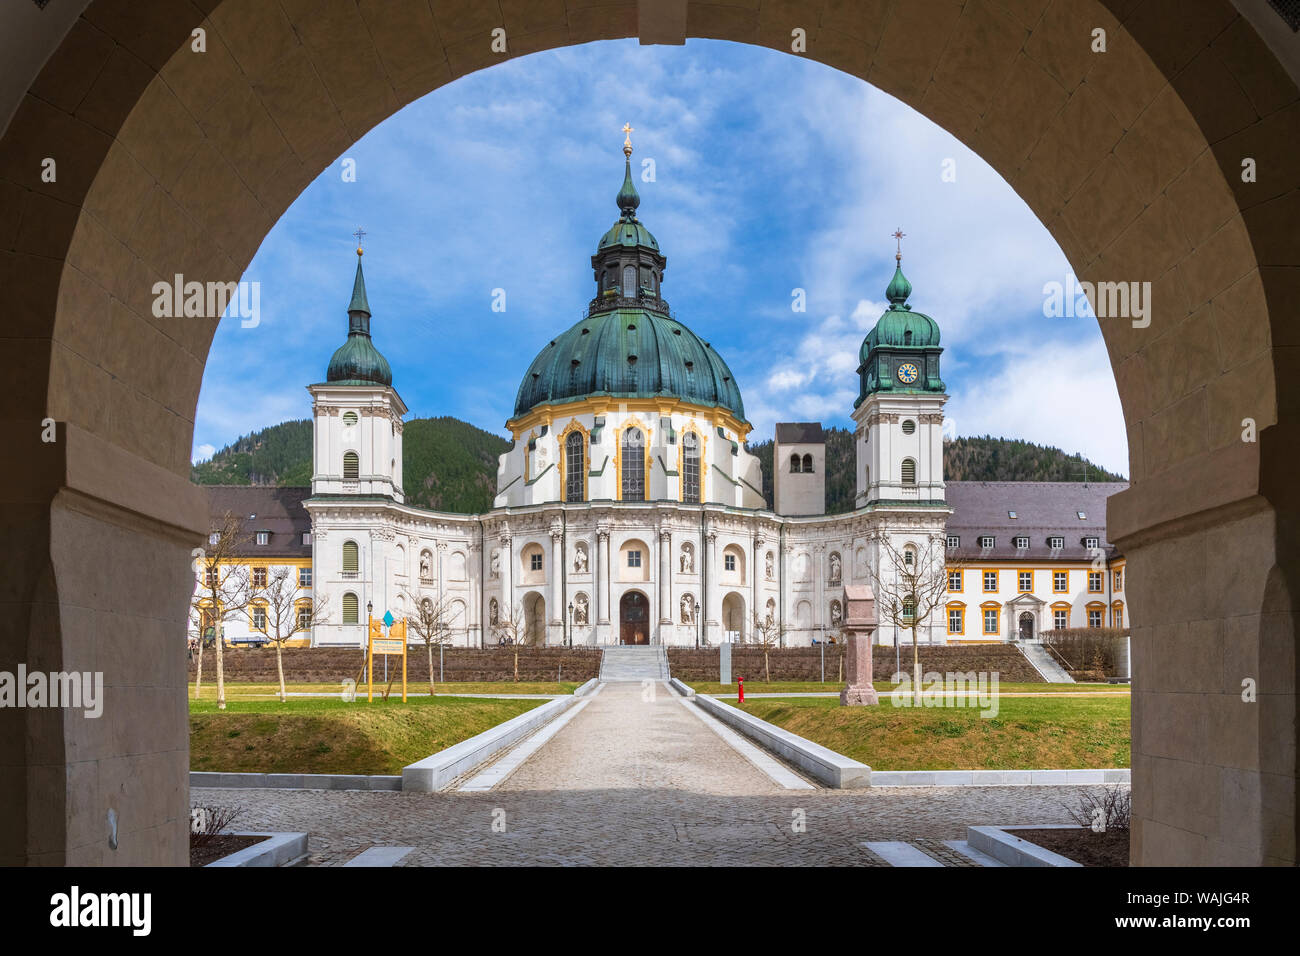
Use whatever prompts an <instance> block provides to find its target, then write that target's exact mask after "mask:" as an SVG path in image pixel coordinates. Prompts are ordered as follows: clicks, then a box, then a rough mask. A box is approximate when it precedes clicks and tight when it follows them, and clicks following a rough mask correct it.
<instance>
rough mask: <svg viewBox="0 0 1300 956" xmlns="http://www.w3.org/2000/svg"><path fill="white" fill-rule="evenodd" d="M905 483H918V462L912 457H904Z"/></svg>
mask: <svg viewBox="0 0 1300 956" xmlns="http://www.w3.org/2000/svg"><path fill="white" fill-rule="evenodd" d="M903 484H905V485H914V484H916V462H915V461H913V460H912V459H911V458H904V459H903Z"/></svg>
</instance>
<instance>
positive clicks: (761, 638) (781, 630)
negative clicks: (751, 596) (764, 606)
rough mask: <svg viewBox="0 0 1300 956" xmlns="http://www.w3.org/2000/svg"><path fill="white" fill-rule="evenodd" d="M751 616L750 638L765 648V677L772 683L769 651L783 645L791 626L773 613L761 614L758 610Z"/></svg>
mask: <svg viewBox="0 0 1300 956" xmlns="http://www.w3.org/2000/svg"><path fill="white" fill-rule="evenodd" d="M750 618H751V620H750V627H749V633H750V640H751V642H752V643H754V644H758V645H760V646H761V647H762V648H763V673H764V678H763V679H764V680H765V681H767V682H768V683H769V684H770V683H771V682H772V667H771V663H770V662H769V660H768V656H767V655H768V652H769V651H771V650H772V648H774V647H779V646H780V645H781V643H782V641H783V639H784V637H785V634H786V632H787V631H788V630H790V628H789V627H788V626H787V625H786V624H785V623H784V622H783V621H780V620H778V619H777V618H776V616H775V615H773V614H764V615H762V616H760V615H759V614H758V612H754V613H753V614H751V615H750Z"/></svg>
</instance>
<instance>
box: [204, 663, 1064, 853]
mask: <svg viewBox="0 0 1300 956" xmlns="http://www.w3.org/2000/svg"><path fill="white" fill-rule="evenodd" d="M694 706H695V705H694V704H688V703H686V702H684V701H683V700H682V699H681V698H678V697H676V696H674V695H673V694H672V693H671V692H670V691H668V689H667V687H666V685H664V684H659V685H657V686H656V689H655V693H654V697H653V700H648V699H645V697H644V694H643V689H642V686H641V685H639V684H631V683H629V684H612V683H611V684H605V685H603V686H602V687H601V689H600V692H599V693H598V694H597V695H596V696H595V697H593V698H591V699H590V701H589V703H587V704H586V706H585V707H583V709H582V711H581V712H580V713H578V714H577V715H576V716H574V717H573V718H572V719H571V720H570V721H569V722H568V723H567V724H566V725H565V726H564V727H563V728H562V729H560V730H559V731H558V733H555V735H554V736H553V737H551V739H549V740H548V741H546V743H544V744H542V746H541V747H540V748H538V749H537V751H536V752H535V753H533V754H532V755H531V756H530V757H528V758H527V759H526V760H524V761H523V763H522V764H521V765H520V766H519V767H518V768H517V769H516V770H515V771H514V772H513V773H511V774H510V775H509V776H507V777H506V778H505V779H504V780H501V781H500V782H499V783H497V784H496V787H495V789H493V790H491V791H488V792H461V791H457V790H454V789H453V790H450V791H447V792H443V793H407V792H383V791H378V792H370V791H312V790H228V789H220V790H217V789H201V788H195V789H194V790H193V791H192V792H191V801H192V802H197V803H203V804H207V805H217V806H238V807H241V808H242V809H243V811H244V812H243V814H242V815H241V816H240V818H239V822H238V826H239V827H240V828H241V829H242V828H247V829H256V830H263V829H266V830H305V831H307V832H308V833H310V834H311V836H310V848H311V862H312V863H314V864H323V865H338V864H342V863H344V862H346V861H347V860H349V859H351V858H352V857H354V856H355V855H356V854H358V853H360V852H361V851H363V850H365V849H367V848H369V847H371V846H411V847H415V848H416V852H414V853H412V854H410V855H409V856H408V857H406V859H405V860H403V863H402V865H405V866H440V865H447V866H466V865H509V864H515V865H528V864H541V865H546V864H591V865H656V866H658V865H718V866H737V865H760V866H769V865H770V866H816V865H836V866H845V865H850V866H881V865H884V861H883V860H881V859H880V858H879V857H877V856H876V855H875V854H874V853H872V852H871V851H870V850H867V849H866V848H864V847H862V846H861V844H862V843H863V842H867V841H872V842H875V841H889V840H899V841H906V842H910V843H912V844H914V845H915V846H918V847H919V848H921V849H922V850H924V851H925V852H927V853H929V854H931V855H932V856H935V857H936V858H937V859H939V860H940V861H941V862H944V863H947V864H949V865H967V862H968V861H965V860H964V859H963V858H962V857H961V856H960V854H957V853H953V852H951V851H945V848H944V847H943V845H942V843H941V842H940V841H943V840H952V839H962V838H964V837H965V835H966V827H967V826H974V825H982V824H1006V823H1065V822H1068V821H1069V817H1068V814H1067V812H1066V809H1065V807H1064V806H1063V804H1070V805H1073V804H1074V803H1075V802H1076V800H1077V796H1076V795H1077V793H1078V792H1079V791H1080V790H1082V789H1085V788H1075V787H906V788H877V789H871V790H865V791H836V790H826V789H822V788H820V787H818V788H812V789H788V787H789V786H791V785H796V784H800V783H801V781H799V780H797V779H796V778H795V775H793V774H792V773H791V772H790V771H789V770H788V769H784V771H783V773H784V780H785V784H784V785H783V784H782V783H781V782H779V781H780V780H781V779H782V777H781V776H780V775H778V776H777V777H773V776H772V775H770V774H769V773H768V772H765V771H764V770H761V769H760V768H759V767H758V766H756V765H755V764H754V763H752V762H751V760H750V759H748V758H747V757H746V756H744V755H742V753H741V752H739V751H738V750H736V749H735V748H733V746H732V745H731V744H730V743H728V742H727V741H725V740H724V739H723V737H721V736H719V734H718V733H716V732H715V731H714V730H713V729H712V728H711V726H710V725H709V724H708V723H706V722H705V721H704V720H701V719H700V717H699V716H697V715H696V713H694V712H693V711H694ZM760 759H762V760H766V761H768V763H769V764H770V763H771V758H770V757H766V756H763V757H761V758H760ZM462 783H463V782H462Z"/></svg>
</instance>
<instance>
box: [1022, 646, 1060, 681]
mask: <svg viewBox="0 0 1300 956" xmlns="http://www.w3.org/2000/svg"><path fill="white" fill-rule="evenodd" d="M1017 646H1018V647H1019V648H1020V652H1021V653H1022V654H1024V655H1025V659H1026V660H1028V661H1029V663H1030V664H1032V665H1033V666H1034V670H1036V671H1038V673H1040V674H1042V675H1043V680H1045V681H1047V682H1048V683H1049V684H1073V683H1074V678H1073V677H1071V676H1070V675H1069V674H1067V673H1066V671H1065V668H1063V667H1062V666H1061V665H1060V663H1059V662H1058V661H1057V660H1056V658H1055V657H1053V656H1052V652H1051V651H1049V650H1048V649H1047V648H1045V647H1043V645H1042V644H1039V643H1037V642H1034V641H1021V642H1020V643H1019V644H1018V645H1017Z"/></svg>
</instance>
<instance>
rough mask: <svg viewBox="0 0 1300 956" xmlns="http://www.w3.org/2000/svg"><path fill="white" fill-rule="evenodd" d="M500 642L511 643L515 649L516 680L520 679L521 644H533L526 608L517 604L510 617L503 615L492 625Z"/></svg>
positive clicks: (493, 631)
mask: <svg viewBox="0 0 1300 956" xmlns="http://www.w3.org/2000/svg"><path fill="white" fill-rule="evenodd" d="M492 633H493V634H495V635H496V638H497V643H498V644H503V645H504V644H510V645H513V646H514V649H515V680H516V681H517V680H519V645H520V644H531V643H532V640H533V635H532V634H531V633H530V632H529V629H528V622H527V621H526V620H525V619H524V609H523V608H522V607H520V606H519V605H518V604H516V605H515V606H514V607H513V608H511V610H510V616H509V617H508V618H506V617H502V618H499V619H498V620H497V623H496V624H494V625H493V626H492Z"/></svg>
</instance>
